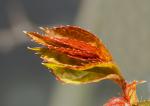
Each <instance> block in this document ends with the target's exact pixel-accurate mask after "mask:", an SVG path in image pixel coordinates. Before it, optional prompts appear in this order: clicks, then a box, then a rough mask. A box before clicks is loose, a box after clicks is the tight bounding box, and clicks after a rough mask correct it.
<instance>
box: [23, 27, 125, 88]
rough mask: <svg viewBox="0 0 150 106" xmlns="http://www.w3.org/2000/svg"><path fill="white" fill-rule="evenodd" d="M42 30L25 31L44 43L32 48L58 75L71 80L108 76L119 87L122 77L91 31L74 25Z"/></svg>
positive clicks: (38, 41)
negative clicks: (39, 31)
mask: <svg viewBox="0 0 150 106" xmlns="http://www.w3.org/2000/svg"><path fill="white" fill-rule="evenodd" d="M40 29H42V30H43V31H44V32H45V34H44V35H42V34H39V33H35V32H25V34H27V35H28V36H29V37H30V38H31V39H32V40H33V41H35V42H36V43H38V44H41V45H43V47H35V48H30V49H31V50H33V51H35V52H36V53H37V54H38V55H39V56H40V57H41V58H42V59H43V65H44V66H46V67H47V68H48V69H50V70H51V72H52V73H53V74H54V75H55V76H56V78H57V79H59V80H61V81H63V82H65V83H72V84H85V83H92V82H97V81H101V80H104V79H111V80H114V81H115V82H116V83H118V84H119V85H120V86H121V87H122V88H123V87H124V83H125V80H124V78H123V77H122V75H121V73H120V71H119V69H118V66H117V65H116V64H115V63H114V61H113V59H112V56H111V54H110V53H109V52H108V50H107V49H106V48H105V46H104V45H103V44H102V42H101V41H100V39H98V37H97V36H95V35H94V34H92V33H90V32H88V31H86V30H84V29H82V28H79V27H76V26H60V27H53V28H47V27H45V28H43V27H41V28H40Z"/></svg>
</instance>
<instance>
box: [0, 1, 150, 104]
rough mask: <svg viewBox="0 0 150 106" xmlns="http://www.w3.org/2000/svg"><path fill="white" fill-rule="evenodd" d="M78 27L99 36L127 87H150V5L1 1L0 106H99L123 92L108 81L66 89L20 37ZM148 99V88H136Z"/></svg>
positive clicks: (145, 3) (30, 43)
mask: <svg viewBox="0 0 150 106" xmlns="http://www.w3.org/2000/svg"><path fill="white" fill-rule="evenodd" d="M60 24H63V25H66V24H69V25H78V26H81V27H83V28H85V29H88V30H90V31H91V32H93V33H96V34H97V35H99V37H100V38H101V39H102V41H103V42H104V44H105V45H106V46H107V48H109V50H110V52H111V53H112V54H113V57H114V59H115V61H116V62H117V63H118V65H119V66H120V68H121V70H122V73H123V74H124V76H125V78H126V79H127V80H128V81H131V80H134V79H137V80H143V79H144V80H147V81H150V77H149V76H150V65H149V64H150V35H149V34H150V1H149V0H0V106H102V104H104V103H105V102H106V101H107V100H108V99H109V98H110V97H114V96H119V92H120V91H121V90H120V89H119V87H118V86H117V85H116V84H114V83H113V82H112V81H102V82H101V83H94V84H87V85H79V86H75V85H65V84H61V83H60V82H58V81H56V80H55V78H54V77H53V76H52V74H51V73H50V72H49V71H48V70H47V69H46V68H45V67H43V66H42V65H41V63H40V62H41V60H40V59H39V57H38V56H36V55H34V54H33V53H31V52H30V51H28V50H27V49H26V47H27V46H31V47H32V46H35V44H34V43H33V42H30V40H29V39H28V38H27V37H26V36H25V35H24V34H23V33H22V31H23V30H27V31H39V29H38V27H39V26H55V25H60ZM138 94H139V95H140V96H139V98H140V99H144V98H150V83H145V84H143V85H139V86H138Z"/></svg>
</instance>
